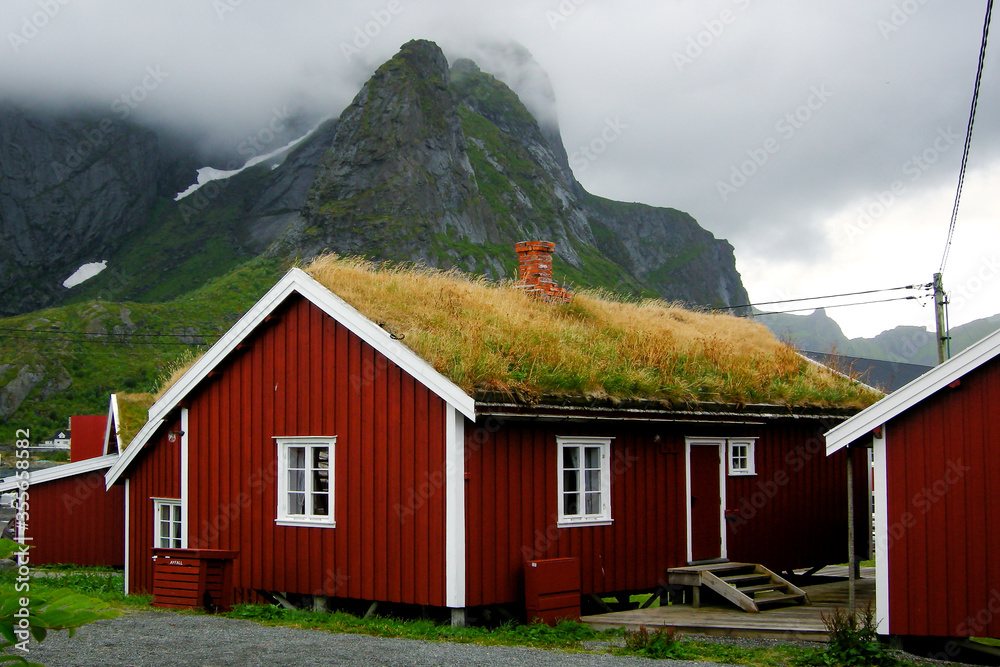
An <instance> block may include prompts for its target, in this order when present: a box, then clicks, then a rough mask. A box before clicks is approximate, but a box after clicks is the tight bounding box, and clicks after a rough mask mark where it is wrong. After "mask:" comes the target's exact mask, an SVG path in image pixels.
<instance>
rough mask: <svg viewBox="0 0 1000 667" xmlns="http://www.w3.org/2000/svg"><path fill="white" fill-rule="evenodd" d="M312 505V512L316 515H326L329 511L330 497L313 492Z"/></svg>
mask: <svg viewBox="0 0 1000 667" xmlns="http://www.w3.org/2000/svg"><path fill="white" fill-rule="evenodd" d="M312 500H313V507H312V510H313V511H312V513H313V514H314V515H316V516H326V515H327V514H329V513H330V510H329V503H330V498H329V496H327V494H325V493H314V494H313V497H312Z"/></svg>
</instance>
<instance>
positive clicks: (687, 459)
mask: <svg viewBox="0 0 1000 667" xmlns="http://www.w3.org/2000/svg"><path fill="white" fill-rule="evenodd" d="M713 445H715V446H717V447H718V448H719V534H720V537H721V543H720V545H719V549H720V551H721V553H720V555H719V558H727V557H728V556H727V554H728V551H729V549H728V545H727V543H726V469H727V468H728V465H727V463H726V439H725V438H685V439H684V475H685V482H684V490H685V495H684V502H685V505H686V507H687V562H689V563H690V562H691V561H693V560H694V558H693V556H694V549H693V548H692V544H691V543H692V541H693V540H692V538H693V532H694V531H693V530H692V527H691V523H692V522H691V447H692V446H695V447H706V446H707V447H711V446H713Z"/></svg>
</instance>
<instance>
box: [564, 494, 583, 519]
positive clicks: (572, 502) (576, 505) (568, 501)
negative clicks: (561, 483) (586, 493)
mask: <svg viewBox="0 0 1000 667" xmlns="http://www.w3.org/2000/svg"><path fill="white" fill-rule="evenodd" d="M579 513H580V494H579V493H566V494H563V514H565V515H566V516H571V515H576V514H579Z"/></svg>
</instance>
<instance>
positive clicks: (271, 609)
mask: <svg viewBox="0 0 1000 667" xmlns="http://www.w3.org/2000/svg"><path fill="white" fill-rule="evenodd" d="M225 615H226V616H229V617H230V618H242V619H246V620H251V621H256V622H258V623H263V624H265V625H276V626H283V627H293V628H304V629H311V630H325V631H327V632H338V633H347V634H364V635H373V636H377V637H394V638H399V639H420V640H424V641H453V642H460V643H472V644H484V645H503V646H531V647H535V648H563V649H574V648H579V646H580V642H582V641H587V640H595V639H615V638H617V636H618V633H616V632H614V631H609V632H597V631H595V630H592V629H591V628H590V627H588V626H586V625H583V624H582V623H571V622H562V623H559V624H558V625H557V626H556V627H550V626H548V625H542V624H532V625H519V624H515V623H508V624H505V625H502V626H500V627H499V628H492V629H490V628H479V627H464V628H457V627H452V626H451V625H448V624H442V623H437V622H435V621H432V620H428V619H416V620H403V619H397V618H391V617H386V616H372V617H370V618H359V617H357V616H354V615H352V614H347V613H344V612H330V613H326V612H314V611H307V610H302V609H294V610H292V609H284V608H281V607H276V606H262V605H251V604H239V605H236V606H235V607H234V608H233V611H232V612H230V613H228V614H225Z"/></svg>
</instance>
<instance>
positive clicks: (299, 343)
mask: <svg viewBox="0 0 1000 667" xmlns="http://www.w3.org/2000/svg"><path fill="white" fill-rule="evenodd" d="M216 370H217V372H216V373H215V374H213V375H212V376H211V377H209V378H207V379H206V380H205V381H203V382H202V383H201V385H200V386H199V387H198V389H197V390H196V391H194V392H192V394H191V395H190V396H189V400H188V403H189V408H190V412H189V428H190V431H191V432H190V434H189V439H190V445H189V452H190V453H189V456H190V464H189V465H190V489H191V491H190V510H189V512H190V514H189V520H190V527H189V531H190V532H189V534H190V543H189V546H190V547H191V548H209V549H232V550H237V551H239V552H240V556H239V558H237V560H236V561H235V564H234V570H233V582H234V586H235V587H236V601H237V602H239V601H242V600H249V599H253V598H254V593H253V591H255V590H258V589H259V590H271V591H285V592H289V593H301V594H325V595H329V596H334V597H344V598H355V599H364V600H382V601H388V602H400V603H409V604H427V605H437V606H443V605H444V603H445V582H444V572H445V568H444V543H445V540H444V468H445V461H444V437H445V436H444V432H445V428H444V423H445V404H444V402H443V401H442V400H441V399H440V398H438V397H437V396H436V395H434V394H433V393H432V392H431V391H430V390H428V389H427V388H426V387H424V386H423V385H422V384H420V383H419V382H417V381H416V380H415V379H414V378H413V377H411V376H410V375H409V374H407V373H405V372H403V371H402V370H401V369H400V368H399V367H397V366H396V365H395V364H393V363H391V362H389V361H388V360H387V359H386V358H385V357H384V356H382V355H381V354H379V353H377V352H376V351H375V350H374V349H373V348H372V347H371V346H369V345H367V344H365V343H364V342H363V341H362V340H361V339H360V338H358V337H357V336H355V335H354V334H352V333H350V332H349V331H348V330H347V329H346V328H345V327H343V326H342V325H340V324H339V323H337V322H336V321H334V320H333V319H332V318H330V317H329V316H327V315H326V314H325V313H323V312H322V311H321V310H319V309H318V308H316V307H315V306H313V305H312V304H311V303H309V302H308V301H307V300H305V299H303V298H301V297H299V296H297V295H296V296H293V297H290V299H289V300H288V301H287V302H286V303H285V304H284V305H283V306H282V307H281V308H279V309H278V310H276V311H275V313H274V314H273V317H272V318H271V319H270V320H269V321H268V322H267V323H265V324H263V325H261V327H260V328H259V329H258V331H256V332H255V333H254V334H252V335H251V336H250V337H249V338H247V339H246V340H245V341H244V344H243V345H242V346H241V347H240V349H238V350H236V351H235V352H234V353H233V354H232V355H230V357H229V358H228V359H226V360H225V361H224V362H223V363H222V364H220V365H219V366H218V367H217V369H216ZM276 436H336V437H337V442H336V451H335V461H334V477H333V480H334V481H333V492H334V501H333V502H334V516H335V518H336V524H337V525H336V527H335V528H319V527H285V526H276V525H275V516H276V510H277V497H276V489H277V479H276V473H277V467H276V466H277V446H276V444H275V442H274V440H273V438H274V437H276ZM160 446H162V443H160V444H158V445H157V447H158V448H159V447H160ZM175 465H177V464H175ZM140 467H141V466H140ZM174 469H175V470H176V469H177V468H176V467H175V468H174ZM173 474H174V475H175V476H176V473H173ZM133 479H134V477H133ZM132 488H133V489H136V488H137V487H136V484H135V482H134V481H133V487H132ZM137 493H138V491H137ZM143 507H145V506H143ZM133 514H135V510H133ZM133 523H134V524H138V522H133ZM142 567H143V568H144V572H148V571H150V567H149V565H148V564H143V565H142ZM143 576H144V577H146V576H148V575H147V574H144V575H143Z"/></svg>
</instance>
